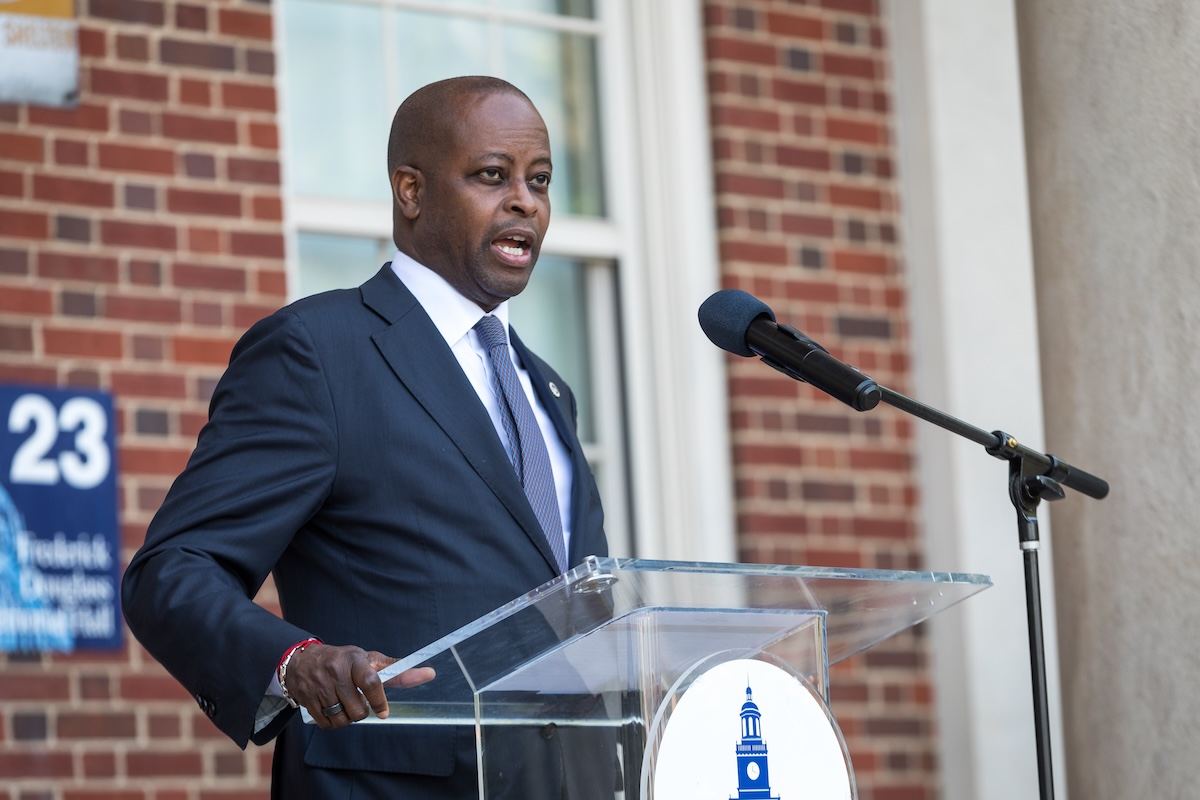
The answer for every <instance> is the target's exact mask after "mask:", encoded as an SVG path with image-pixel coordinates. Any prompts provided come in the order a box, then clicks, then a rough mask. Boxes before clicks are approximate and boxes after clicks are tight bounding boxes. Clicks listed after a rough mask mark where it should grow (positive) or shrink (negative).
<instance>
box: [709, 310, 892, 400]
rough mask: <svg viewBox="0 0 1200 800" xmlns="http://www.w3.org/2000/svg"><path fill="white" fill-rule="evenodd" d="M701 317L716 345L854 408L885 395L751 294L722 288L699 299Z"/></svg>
mask: <svg viewBox="0 0 1200 800" xmlns="http://www.w3.org/2000/svg"><path fill="white" fill-rule="evenodd" d="M699 316H700V327H701V328H703V329H704V333H705V334H706V335H707V336H708V338H709V339H710V340H712V343H713V344H715V345H716V346H717V347H719V348H721V349H722V350H727V351H729V352H730V353H736V354H737V355H739V356H754V355H757V356H759V357H760V358H762V360H763V362H764V363H766V364H767V365H769V366H771V367H774V368H775V369H777V370H779V371H780V372H782V373H783V374H784V375H787V376H788V377H791V378H795V379H796V380H798V381H804V382H805V383H810V384H812V385H813V386H815V387H817V388H818V389H820V390H821V391H823V392H825V393H826V394H828V395H830V396H832V397H834V398H836V399H838V400H841V401H842V402H843V403H845V404H846V405H848V406H850V407H851V408H853V409H855V410H856V411H869V410H871V409H872V408H874V407H875V406H877V405H879V401H880V400H881V399H882V398H883V393H882V392H881V391H880V389H879V386H878V385H877V384H876V383H875V381H873V380H871V379H870V378H869V377H867V376H866V375H864V374H862V373H861V372H859V371H858V370H856V369H855V368H854V367H851V366H849V365H848V364H843V363H842V362H841V361H838V360H837V359H836V358H834V357H833V356H831V355H830V354H829V351H828V350H826V349H825V348H824V347H822V346H821V345H819V344H817V343H816V342H814V341H813V340H812V339H809V338H808V337H807V336H805V335H804V334H802V333H801V332H800V331H798V330H796V329H795V328H793V327H791V326H789V325H778V324H776V322H775V314H774V313H773V312H772V311H771V309H770V308H769V307H768V306H767V304H766V303H764V302H762V301H761V300H759V299H758V298H757V297H755V296H754V295H751V294H747V293H746V292H743V291H741V290H740V289H722V290H721V291H719V292H716V293H715V294H713V295H712V296H710V297H709V298H708V299H707V300H705V301H704V302H703V303H701V304H700V313H699Z"/></svg>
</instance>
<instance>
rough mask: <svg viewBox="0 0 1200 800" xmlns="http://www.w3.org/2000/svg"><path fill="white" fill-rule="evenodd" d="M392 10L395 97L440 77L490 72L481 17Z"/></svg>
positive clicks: (484, 23)
mask: <svg viewBox="0 0 1200 800" xmlns="http://www.w3.org/2000/svg"><path fill="white" fill-rule="evenodd" d="M393 13H395V23H396V28H395V30H396V35H397V36H398V37H399V41H398V42H397V43H396V46H397V47H398V48H399V52H400V53H401V57H400V59H399V63H400V70H401V71H400V75H399V90H400V97H399V100H403V99H404V98H406V97H408V96H409V95H410V94H412V93H413V92H415V91H416V90H417V89H420V88H421V87H422V86H424V85H426V84H429V83H433V82H434V81H439V80H441V79H443V78H452V77H455V76H457V75H491V74H493V72H494V71H493V70H492V69H491V61H490V56H489V54H490V51H491V46H490V45H489V37H488V24H487V23H486V22H484V21H483V20H480V19H474V18H471V17H460V16H454V15H444V14H430V13H424V12H420V11H404V10H397V11H395V12H393ZM394 111H395V109H392V112H394ZM388 125H389V126H390V125H391V118H390V117H389V119H388Z"/></svg>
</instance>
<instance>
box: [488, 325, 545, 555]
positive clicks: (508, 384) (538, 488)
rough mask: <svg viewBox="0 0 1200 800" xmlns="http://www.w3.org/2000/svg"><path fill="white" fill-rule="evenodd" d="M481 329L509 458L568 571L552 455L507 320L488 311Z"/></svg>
mask: <svg viewBox="0 0 1200 800" xmlns="http://www.w3.org/2000/svg"><path fill="white" fill-rule="evenodd" d="M475 332H476V333H477V334H479V340H480V341H481V342H483V346H484V347H485V348H486V349H487V352H488V357H489V358H490V359H491V363H492V391H493V392H494V393H495V395H496V400H497V401H498V402H499V404H500V418H501V421H502V422H503V424H504V432H505V434H507V436H508V443H507V444H508V447H507V449H508V456H509V458H510V459H512V462H513V468H514V469H515V470H516V471H517V478H518V479H519V480H520V481H521V486H522V487H523V488H524V489H525V496H526V497H528V498H529V504H530V505H531V506H533V513H534V514H536V515H537V518H538V522H539V523H541V525H542V532H543V533H545V534H546V539H547V541H549V542H550V549H551V550H553V551H554V558H555V559H556V560H557V561H558V568H559V571H560V572H566V570H567V553H566V547H565V546H564V544H563V532H562V518H561V517H560V516H559V513H558V493H557V491H556V489H555V487H554V472H553V470H551V468H550V453H549V451H548V450H547V449H546V442H545V440H544V439H543V438H542V431H541V428H539V427H538V423H537V418H536V417H535V416H534V415H533V408H532V407H531V406H530V405H529V399H528V398H527V397H526V396H525V390H524V389H522V388H521V379H520V378H518V377H517V370H516V367H514V366H513V363H512V358H511V357H510V356H509V354H508V337H507V336H505V335H504V324H503V323H502V322H500V320H499V319H497V318H496V317H494V316H492V315H491V314H487V315H485V316H484V317H483V318H482V319H480V320H479V322H477V323H475Z"/></svg>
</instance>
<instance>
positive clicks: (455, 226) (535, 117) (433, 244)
mask: <svg viewBox="0 0 1200 800" xmlns="http://www.w3.org/2000/svg"><path fill="white" fill-rule="evenodd" d="M457 116H458V119H459V120H460V122H459V123H458V124H457V125H456V126H454V127H453V128H452V135H451V136H450V137H448V139H449V140H448V141H447V142H446V143H445V146H444V147H442V148H439V149H437V151H436V153H435V154H434V155H433V156H432V157H431V158H430V159H429V163H427V164H424V165H421V174H422V176H423V185H422V188H421V189H420V196H419V201H418V203H417V212H416V216H415V218H414V219H413V228H412V231H413V239H412V241H413V248H414V250H415V251H416V253H415V255H416V258H417V260H419V261H420V262H421V263H423V264H424V265H425V266H427V267H429V268H430V269H432V270H434V271H435V272H437V273H438V274H439V275H441V276H442V277H443V278H445V279H446V280H447V281H448V282H449V283H450V284H451V285H452V286H454V288H455V289H457V290H458V291H459V292H460V293H461V294H463V295H464V296H465V297H468V298H470V299H471V300H473V301H474V302H475V303H477V304H478V305H479V306H480V307H481V308H483V309H485V310H487V311H490V310H491V309H493V308H495V307H496V306H497V305H498V304H499V303H501V302H502V301H504V300H507V299H508V298H510V297H513V296H514V295H517V294H519V293H520V292H521V291H522V290H523V289H524V288H525V284H526V283H528V282H529V276H530V274H531V273H532V272H533V265H534V264H535V263H536V262H537V257H538V253H539V251H540V249H541V244H542V239H543V238H544V237H545V235H546V228H547V226H548V225H549V224H550V194H549V191H550V173H551V164H550V141H549V137H548V136H547V134H546V126H545V124H544V123H543V122H542V118H541V115H539V114H538V113H537V110H536V109H534V107H533V106H532V105H530V103H529V102H528V101H526V100H525V99H524V98H522V97H520V96H519V95H514V94H488V95H479V96H476V97H472V98H470V99H468V100H466V101H465V102H464V103H463V104H462V108H461V113H460V114H458V115H457ZM395 186H396V176H395V175H393V187H395Z"/></svg>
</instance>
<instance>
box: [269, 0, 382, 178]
mask: <svg viewBox="0 0 1200 800" xmlns="http://www.w3.org/2000/svg"><path fill="white" fill-rule="evenodd" d="M284 17H285V20H286V22H285V25H286V39H285V41H286V42H287V44H286V53H287V54H286V58H287V62H286V63H287V68H286V70H285V72H284V76H285V90H286V93H287V94H286V106H287V130H286V132H285V137H284V138H285V141H286V142H287V149H288V154H287V170H288V179H289V181H290V183H291V190H292V191H293V192H295V193H297V194H302V195H324V196H327V197H328V196H332V197H344V198H350V199H362V200H380V199H383V200H386V199H387V198H388V197H389V194H388V181H387V156H386V153H387V134H388V126H389V125H390V123H391V113H392V111H393V110H394V109H389V108H387V100H386V97H387V95H386V92H385V89H384V85H383V75H384V71H383V70H384V67H383V52H382V40H381V36H380V33H379V29H380V19H381V17H382V15H381V12H380V10H379V8H377V7H371V6H363V5H358V4H352V3H329V2H321V0H289V2H288V5H287V10H286V12H285V14H284Z"/></svg>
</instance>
